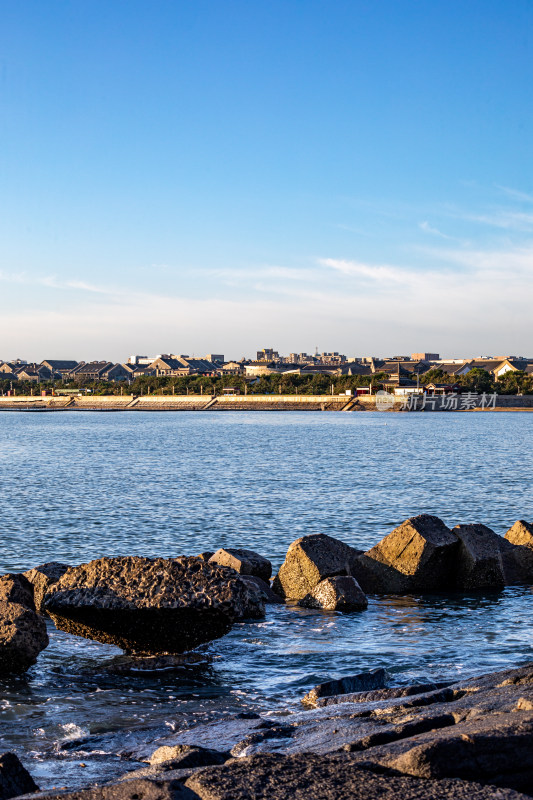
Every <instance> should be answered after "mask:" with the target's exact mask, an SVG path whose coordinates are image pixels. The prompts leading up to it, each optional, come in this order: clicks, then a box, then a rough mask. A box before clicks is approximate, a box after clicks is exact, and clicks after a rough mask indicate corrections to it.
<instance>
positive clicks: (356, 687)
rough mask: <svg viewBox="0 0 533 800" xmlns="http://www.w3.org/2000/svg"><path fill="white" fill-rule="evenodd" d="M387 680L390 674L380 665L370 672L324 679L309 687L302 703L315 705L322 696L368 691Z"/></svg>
mask: <svg viewBox="0 0 533 800" xmlns="http://www.w3.org/2000/svg"><path fill="white" fill-rule="evenodd" d="M389 680H390V675H389V673H388V672H387V670H385V669H382V668H381V667H380V668H378V669H373V670H371V671H370V672H360V673H359V674H358V675H348V676H346V677H345V678H338V679H337V680H332V681H325V682H324V683H319V684H318V686H315V687H314V689H311V691H310V692H308V693H307V694H306V695H305V697H304V698H303V700H302V703H303V704H304V705H309V706H315V705H316V704H317V700H318V699H319V698H322V697H332V696H333V695H339V694H341V695H343V694H346V693H347V692H370V691H373V690H375V689H383V688H384V687H385V686H386V685H387V682H388V681H389Z"/></svg>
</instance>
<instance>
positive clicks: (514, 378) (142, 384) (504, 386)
mask: <svg viewBox="0 0 533 800" xmlns="http://www.w3.org/2000/svg"><path fill="white" fill-rule="evenodd" d="M388 378H389V376H388V375H386V374H385V373H382V372H380V373H375V374H374V375H356V376H349V375H342V376H338V377H330V376H329V375H277V374H276V375H264V376H262V377H261V378H258V379H255V380H251V379H250V378H248V379H246V380H245V379H244V377H242V376H240V375H224V376H222V377H213V378H210V377H201V376H198V375H190V376H184V377H153V376H143V377H141V378H136V379H135V380H134V381H133V382H132V383H131V384H128V383H126V382H125V381H121V382H120V383H112V382H107V381H97V382H96V381H88V382H86V383H83V384H81V388H82V390H86V389H90V390H91V392H92V393H93V394H121V392H122V393H124V394H135V395H145V394H187V393H189V394H201V393H202V392H203V393H204V394H222V392H223V390H224V389H225V388H230V387H233V388H234V389H235V390H236V391H238V392H239V393H240V394H244V393H245V392H247V393H248V394H330V393H331V387H333V393H334V394H340V393H344V392H345V391H346V390H347V389H351V390H352V391H354V392H355V390H356V389H357V388H359V387H363V386H369V385H370V384H372V391H374V392H375V391H377V390H378V389H381V388H382V387H383V381H387V380H388ZM415 378H416V376H415ZM429 383H457V384H459V385H460V386H461V388H462V389H463V391H470V392H487V393H492V392H497V393H498V394H533V378H532V377H531V376H530V375H526V373H525V372H521V371H518V372H507V373H506V374H505V375H504V376H503V377H502V378H501V380H499V381H493V379H492V377H491V376H490V375H489V373H488V372H486V371H485V370H483V369H478V368H476V369H472V370H470V372H469V373H467V374H466V375H462V376H450V375H448V373H446V372H443V371H442V370H440V369H432V370H430V371H429V372H426V373H425V374H424V375H421V376H420V385H421V386H424V385H427V384H429ZM52 386H55V388H56V389H72V390H75V389H78V388H80V384H78V383H74V382H73V381H72V382H64V383H62V382H60V381H55V382H54V383H53V384H52V383H51V382H48V383H46V382H43V383H40V384H37V383H33V382H31V381H13V383H12V384H11V381H10V380H9V379H0V392H1V393H2V394H5V393H6V392H7V391H8V390H9V389H10V388H14V389H15V390H16V392H17V394H31V393H32V392H33V394H40V392H41V391H42V390H43V389H50V388H52Z"/></svg>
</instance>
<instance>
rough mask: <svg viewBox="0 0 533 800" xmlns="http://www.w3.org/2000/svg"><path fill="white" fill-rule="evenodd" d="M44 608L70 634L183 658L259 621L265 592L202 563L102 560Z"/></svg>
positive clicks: (77, 570)
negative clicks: (244, 623)
mask: <svg viewBox="0 0 533 800" xmlns="http://www.w3.org/2000/svg"><path fill="white" fill-rule="evenodd" d="M44 607H45V609H46V611H47V612H48V613H49V614H50V616H51V617H52V619H53V621H54V622H55V624H56V626H57V627H58V628H60V629H61V630H64V631H67V633H73V634H76V635H78V636H84V637H85V638H89V639H95V640H96V641H99V642H104V643H106V644H115V645H117V646H118V647H121V648H122V649H123V650H126V651H128V652H134V651H135V652H144V653H182V652H185V651H186V650H191V649H193V648H194V647H197V646H198V645H200V644H203V643H205V642H209V641H211V640H213V639H218V638H219V637H220V636H223V635H224V634H226V633H227V632H228V631H229V630H230V629H231V626H232V624H233V622H235V621H236V620H241V619H247V618H259V617H262V616H263V615H264V605H263V603H262V601H261V599H260V597H259V595H258V594H257V593H256V594H253V593H252V592H251V591H250V589H249V587H248V586H247V585H246V584H245V583H244V581H242V580H241V578H240V577H239V576H238V575H236V574H235V572H234V571H233V570H229V569H227V568H225V567H220V566H218V565H215V564H209V563H206V562H205V561H202V560H201V559H199V558H193V557H191V558H186V557H182V558H175V559H163V558H156V559H153V560H152V559H149V558H141V557H123V558H101V559H98V560H97V561H91V562H90V563H89V564H82V565H81V566H79V567H71V568H70V569H68V570H67V572H65V574H64V575H63V576H62V577H61V578H60V579H59V581H58V582H57V583H55V584H54V585H53V586H52V587H51V589H50V591H49V592H48V593H47V594H46V596H45V600H44Z"/></svg>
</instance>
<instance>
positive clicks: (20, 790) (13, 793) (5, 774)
mask: <svg viewBox="0 0 533 800" xmlns="http://www.w3.org/2000/svg"><path fill="white" fill-rule="evenodd" d="M38 791H39V787H38V786H37V785H36V784H35V782H34V780H33V778H32V777H31V775H30V773H29V772H28V771H27V770H26V769H25V768H24V767H23V766H22V764H21V763H20V761H19V759H18V758H17V756H16V755H15V754H14V753H2V754H1V755H0V800H9V798H11V797H18V795H21V794H27V793H28V792H38Z"/></svg>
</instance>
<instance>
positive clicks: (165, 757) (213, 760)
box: [149, 744, 230, 769]
mask: <svg viewBox="0 0 533 800" xmlns="http://www.w3.org/2000/svg"><path fill="white" fill-rule="evenodd" d="M229 757H230V754H229V752H220V751H219V750H210V749H209V748H206V747H194V746H193V745H187V744H177V745H174V747H158V748H157V750H156V751H155V752H154V753H152V755H151V756H150V761H149V763H150V765H151V766H152V767H154V766H159V765H161V764H164V765H165V767H166V768H167V769H185V768H187V767H209V766H212V765H215V764H224V763H225V762H226V761H227V760H228V758H229Z"/></svg>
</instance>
